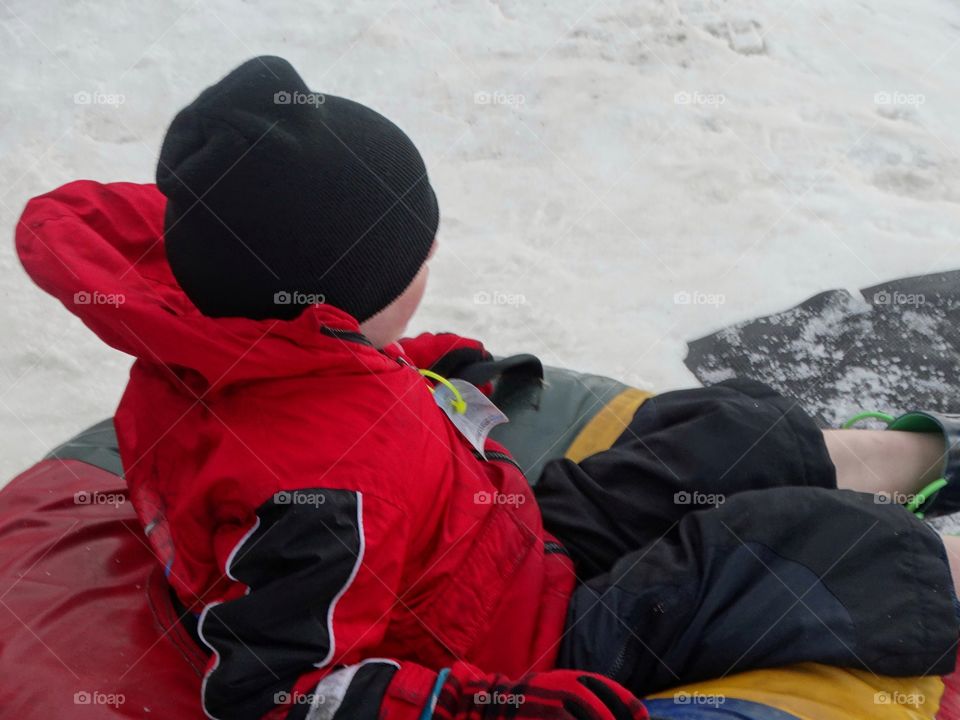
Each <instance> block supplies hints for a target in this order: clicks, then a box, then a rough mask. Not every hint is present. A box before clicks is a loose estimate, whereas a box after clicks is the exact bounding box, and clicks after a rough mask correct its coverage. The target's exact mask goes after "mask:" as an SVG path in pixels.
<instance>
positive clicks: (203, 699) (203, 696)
mask: <svg viewBox="0 0 960 720" xmlns="http://www.w3.org/2000/svg"><path fill="white" fill-rule="evenodd" d="M220 604H222V603H221V601H220V600H217V601H216V602H212V603H210V604H209V605H207V606H206V607H204V608H203V612H201V613H200V620H198V621H197V635H199V636H200V639H201V640H203V644H204V645H206V646H207V647H208V648H210V650H211V651H212V652H213V654H214V662H213V666H212V667H211V668H210V670H209V671H208V672H207V674H206V675H204V676H203V682H202V683H201V684H200V706H201V707H202V708H203V714H204V715H206V716H207V717H208V718H210V720H219V719H218V718H217V717H215V716H214V715H212V714H211V713H210V711H209V710H207V680H209V679H210V676H211V675H213V672H214V671H215V670H216V669H217V667H219V665H220V653H219V652H217V649H216V648H215V647H214V646H213V645H211V644H210V643H209V642H208V641H207V639H206V638H205V637H204V636H203V621H204V620H206V619H207V612H208V611H209V610H210V608H212V607H214V606H216V605H220Z"/></svg>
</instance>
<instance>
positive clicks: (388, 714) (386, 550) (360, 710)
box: [198, 488, 646, 720]
mask: <svg viewBox="0 0 960 720" xmlns="http://www.w3.org/2000/svg"><path fill="white" fill-rule="evenodd" d="M408 535H409V524H408V523H406V521H405V516H404V514H403V513H402V512H401V511H400V510H399V509H397V508H396V507H394V506H393V505H392V504H390V503H388V502H385V501H383V500H380V499H379V498H376V497H373V496H367V495H365V494H363V493H361V492H358V491H353V490H344V489H330V488H307V489H300V490H290V491H280V492H277V493H275V494H274V495H273V496H272V497H271V498H270V499H269V500H267V501H266V502H264V503H263V504H262V505H261V506H260V507H259V508H257V511H256V519H255V520H254V522H253V524H252V525H251V526H249V527H247V528H238V527H228V528H225V529H224V530H223V531H222V532H220V533H218V535H217V537H216V538H215V541H214V552H215V553H216V554H217V555H218V557H219V558H220V561H219V564H220V567H221V569H222V571H223V573H224V576H225V578H226V579H227V580H229V581H230V583H229V585H228V586H227V589H226V591H224V592H221V593H220V596H219V597H218V598H217V599H216V600H215V601H214V602H211V603H209V604H208V605H206V606H205V607H204V610H203V612H202V614H201V616H200V620H199V623H198V633H199V635H200V638H201V639H202V641H203V642H204V643H205V644H206V645H207V646H208V647H209V648H210V650H211V651H212V655H211V659H210V661H209V664H208V667H207V672H206V674H205V677H204V680H203V684H202V690H201V692H202V701H203V708H204V711H205V712H206V714H207V716H208V717H211V718H222V719H228V718H229V720H261V719H269V720H281V719H283V720H348V719H349V720H421V719H422V718H435V719H436V720H468V718H478V717H481V713H482V717H484V718H499V717H513V718H534V717H553V718H559V719H561V720H566V719H567V718H569V719H570V720H574V719H575V718H578V717H589V718H594V720H633V719H634V718H641V717H646V716H645V714H642V706H640V705H639V703H638V702H637V701H636V699H635V698H633V697H632V696H630V695H629V693H626V691H625V690H623V689H622V688H619V686H614V685H613V683H611V682H609V681H606V680H603V681H599V682H602V683H606V684H608V685H609V686H610V687H611V688H613V689H612V690H610V692H614V693H615V694H616V693H619V694H620V695H622V696H623V698H624V703H626V704H625V705H624V706H623V707H627V705H629V704H630V703H633V704H634V705H633V706H632V707H633V710H632V711H631V713H630V714H623V712H621V713H619V714H615V712H613V711H608V710H606V709H605V708H607V705H605V704H603V702H600V701H598V700H597V695H596V693H595V691H593V690H590V689H589V688H588V686H586V685H584V684H583V683H582V682H581V681H580V680H579V678H583V677H587V676H586V675H585V674H583V673H572V672H570V671H560V670H557V671H551V672H545V673H537V674H533V675H531V676H528V677H527V678H523V679H522V680H521V682H520V683H519V684H514V685H513V686H511V685H510V684H509V683H507V682H506V679H505V678H504V677H502V676H498V675H489V674H483V673H481V672H480V671H479V670H477V669H476V668H474V667H472V666H470V665H468V664H466V663H455V664H453V666H452V667H451V668H448V669H446V670H444V669H442V668H426V667H424V666H422V665H418V664H416V663H410V662H406V661H397V660H395V659H391V658H378V657H373V655H374V654H375V648H376V647H378V646H379V645H380V644H381V641H382V640H383V638H384V635H385V633H386V630H387V624H388V622H389V619H390V615H391V610H392V609H393V608H394V607H395V606H397V605H400V604H402V603H403V602H404V600H403V598H402V596H401V595H400V594H399V593H400V590H399V588H400V576H401V571H402V568H403V557H402V555H400V553H402V552H403V549H404V548H406V546H407V542H406V541H407V540H408V539H409V537H408ZM508 688H512V689H509V690H508ZM598 702H600V704H599V705H597V703H598ZM545 703H547V704H549V708H550V709H551V712H552V713H553V714H543V713H544V708H545V707H546V705H545ZM569 703H584V706H585V707H588V708H590V711H589V712H588V711H584V712H585V713H586V714H582V715H576V714H569V713H568V711H567V710H566V709H565V708H566V707H567V704H569ZM590 703H593V705H591V704H590ZM518 704H519V705H522V707H517V705H518ZM491 706H492V707H493V708H494V711H491ZM578 707H579V705H578ZM598 708H599V710H598ZM501 711H502V712H503V715H501V714H499V713H500V712H501ZM495 713H497V714H495ZM538 713H540V714H538ZM637 713H641V714H637Z"/></svg>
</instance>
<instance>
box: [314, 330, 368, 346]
mask: <svg viewBox="0 0 960 720" xmlns="http://www.w3.org/2000/svg"><path fill="white" fill-rule="evenodd" d="M320 332H322V333H323V334H324V335H329V336H330V337H335V338H337V339H339V340H349V341H351V342H355V343H360V344H361V345H366V346H368V347H373V343H372V342H370V340H369V338H367V336H366V335H364V334H363V333H358V332H354V331H353V330H344V329H343V328H332V327H329V326H328V325H322V326H321V327H320Z"/></svg>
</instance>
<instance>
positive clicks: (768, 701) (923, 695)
mask: <svg viewBox="0 0 960 720" xmlns="http://www.w3.org/2000/svg"><path fill="white" fill-rule="evenodd" d="M680 692H684V693H688V694H690V696H691V697H695V696H694V695H693V694H694V693H701V694H704V695H718V696H722V697H729V698H738V699H740V700H751V701H753V702H757V703H763V704H765V705H769V706H771V707H774V708H777V709H779V710H783V711H784V712H788V713H790V714H791V715H795V716H796V717H797V718H799V720H931V719H932V718H933V717H935V716H936V714H937V711H938V710H939V708H940V698H941V696H942V695H943V681H942V680H941V679H940V678H939V677H915V678H892V677H877V676H876V675H873V674H872V673H869V672H865V671H862V670H849V669H845V668H838V667H831V666H828V665H819V664H816V663H801V664H799V665H792V666H790V667H785V668H777V669H773V670H753V671H751V672H745V673H739V674H737V675H731V676H729V677H726V678H722V679H720V680H709V681H707V682H701V683H694V684H691V685H685V686H683V687H680V688H675V689H673V690H669V691H667V692H663V693H658V694H656V695H652V696H651V697H654V698H671V697H673V696H674V695H675V694H676V693H680Z"/></svg>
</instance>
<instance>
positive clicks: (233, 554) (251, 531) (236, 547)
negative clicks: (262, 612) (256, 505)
mask: <svg viewBox="0 0 960 720" xmlns="http://www.w3.org/2000/svg"><path fill="white" fill-rule="evenodd" d="M256 518H257V521H256V522H255V523H254V524H253V527H252V528H250V529H249V530H247V531H246V532H245V533H244V534H243V537H242V538H240V540H239V541H238V542H237V544H236V545H234V546H233V550H231V551H230V554H229V555H227V562H226V564H225V566H224V570H225V571H226V573H227V577H228V578H230V579H231V580H233V581H234V582H240V581H239V580H237V579H236V578H235V577H234V576H233V571H231V570H230V566H231V565H233V560H234V558H235V557H236V555H237V551H238V550H239V549H240V548H241V547H242V546H243V544H244V543H245V542H246V541H247V540H249V539H250V536H251V535H253V534H254V533H255V532H256V531H257V530H258V529H259V527H260V516H259V515H257V516H256ZM249 591H250V587H249V586H248V587H247V592H249Z"/></svg>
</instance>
